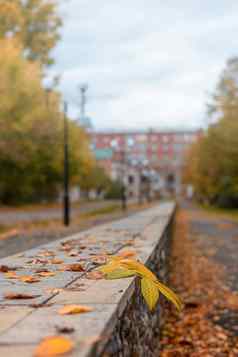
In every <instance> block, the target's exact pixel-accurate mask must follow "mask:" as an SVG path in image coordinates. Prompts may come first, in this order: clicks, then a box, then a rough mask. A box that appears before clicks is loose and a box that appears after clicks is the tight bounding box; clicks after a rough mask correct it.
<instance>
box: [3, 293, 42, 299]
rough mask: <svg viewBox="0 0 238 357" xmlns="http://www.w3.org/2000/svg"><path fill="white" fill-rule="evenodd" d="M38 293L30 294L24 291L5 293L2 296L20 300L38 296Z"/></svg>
mask: <svg viewBox="0 0 238 357" xmlns="http://www.w3.org/2000/svg"><path fill="white" fill-rule="evenodd" d="M39 296H40V295H31V294H25V293H6V294H4V298H5V299H8V300H18V299H19V300H21V299H34V298H36V297H39Z"/></svg>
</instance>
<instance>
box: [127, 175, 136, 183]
mask: <svg viewBox="0 0 238 357" xmlns="http://www.w3.org/2000/svg"><path fill="white" fill-rule="evenodd" d="M134 182H135V179H134V176H132V175H129V176H128V183H129V185H132V184H133V183H134Z"/></svg>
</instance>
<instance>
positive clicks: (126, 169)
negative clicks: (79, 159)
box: [90, 130, 202, 197]
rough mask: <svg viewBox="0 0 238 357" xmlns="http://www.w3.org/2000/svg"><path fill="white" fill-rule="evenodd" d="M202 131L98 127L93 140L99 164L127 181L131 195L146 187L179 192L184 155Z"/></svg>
mask: <svg viewBox="0 0 238 357" xmlns="http://www.w3.org/2000/svg"><path fill="white" fill-rule="evenodd" d="M201 135H202V131H201V130H196V131H191V130H190V131H188V130H187V131H166V132H165V131H157V130H150V131H144V132H142V131H141V132H140V131H134V132H129V131H128V132H113V131H105V132H95V131H94V132H91V133H90V140H91V147H92V150H93V151H94V153H95V156H96V159H97V161H98V164H99V165H100V166H102V167H103V168H104V169H105V171H106V172H107V173H108V175H109V176H110V177H111V178H112V179H118V180H121V181H123V182H124V184H125V185H126V187H127V194H128V195H129V196H132V197H133V196H138V195H139V194H141V192H143V190H145V191H147V194H148V191H149V192H150V193H149V194H151V193H152V194H156V193H157V194H160V195H168V194H176V195H179V194H181V191H182V184H181V173H182V170H183V163H184V155H185V153H186V151H187V149H188V147H189V146H190V145H191V144H192V143H193V142H194V141H196V140H198V138H199V137H200V136H201ZM143 187H144V189H143ZM145 187H147V188H146V189H145Z"/></svg>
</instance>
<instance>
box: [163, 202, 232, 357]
mask: <svg viewBox="0 0 238 357" xmlns="http://www.w3.org/2000/svg"><path fill="white" fill-rule="evenodd" d="M174 261H175V264H173V262H174ZM172 264H173V266H172V269H171V270H172V277H171V281H173V284H174V286H175V288H176V289H177V291H178V290H180V294H181V296H182V298H183V300H184V302H185V309H184V312H183V313H182V314H181V316H180V317H178V316H175V315H174V316H172V317H171V315H173V314H171V312H169V314H168V325H167V326H166V329H167V330H166V329H165V330H166V333H167V332H168V331H169V334H170V335H171V336H170V338H168V337H167V336H168V335H167V336H166V333H165V336H164V339H163V340H162V341H163V343H164V351H163V354H162V357H165V356H166V357H167V356H170V357H174V356H176V357H177V356H183V357H188V356H189V357H210V356H214V357H215V356H216V357H225V356H228V357H235V356H238V221H236V220H234V219H230V218H229V217H228V218H227V217H226V216H224V215H220V214H218V215H215V214H213V213H212V214H211V213H208V212H206V211H205V210H200V209H197V208H195V207H192V206H190V205H183V209H182V210H180V212H179V215H178V218H177V229H176V234H175V241H174V247H173V257H172Z"/></svg>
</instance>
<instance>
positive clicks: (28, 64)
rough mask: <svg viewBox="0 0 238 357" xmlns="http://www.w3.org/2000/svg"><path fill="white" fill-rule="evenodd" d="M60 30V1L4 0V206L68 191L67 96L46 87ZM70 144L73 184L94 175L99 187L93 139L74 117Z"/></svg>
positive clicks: (0, 27) (0, 150)
mask: <svg viewBox="0 0 238 357" xmlns="http://www.w3.org/2000/svg"><path fill="white" fill-rule="evenodd" d="M60 26H61V19H60V17H59V15H58V10H57V1H54V0H47V1H46V0H26V1H19V0H4V1H3V0H0V49H1V57H0V68H1V71H0V93H1V106H0V127H1V131H0V203H4V204H16V203H25V202H34V201H37V202H40V201H51V200H54V199H56V198H57V197H58V196H59V193H60V191H61V190H62V180H63V125H64V118H63V112H62V98H61V96H60V93H59V91H58V90H57V81H53V83H52V86H51V88H50V90H49V89H48V90H47V89H46V88H45V87H44V85H43V82H44V80H45V78H46V68H47V66H48V65H49V64H50V63H52V58H51V49H52V48H54V46H55V44H56V43H57V40H58V39H59V28H60ZM69 142H70V146H69V160H70V182H71V184H72V185H82V186H83V185H84V186H85V182H87V181H88V180H87V178H89V177H90V184H89V185H88V186H90V187H89V188H91V187H92V186H96V185H97V184H96V181H97V180H96V178H95V174H94V171H95V162H94V159H93V157H92V154H91V151H90V148H89V141H88V138H87V135H86V133H85V132H84V130H83V129H82V128H80V127H79V126H78V125H77V124H76V123H75V122H74V121H72V120H70V119H69ZM103 179H104V178H103ZM87 188H88V187H87Z"/></svg>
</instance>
